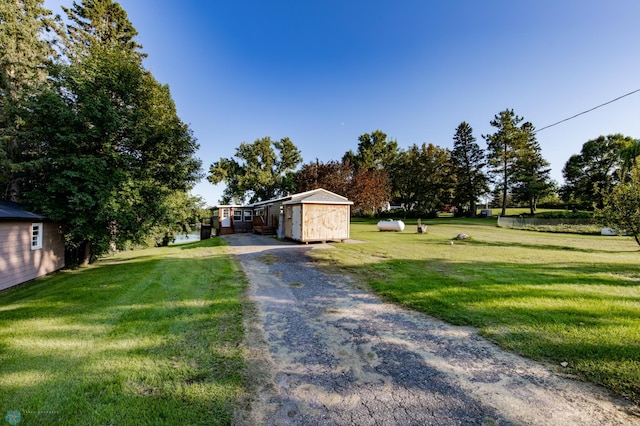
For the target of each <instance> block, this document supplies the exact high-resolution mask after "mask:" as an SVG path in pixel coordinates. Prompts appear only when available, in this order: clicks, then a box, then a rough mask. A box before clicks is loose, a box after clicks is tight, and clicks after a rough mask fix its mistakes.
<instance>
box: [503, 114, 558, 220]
mask: <svg viewBox="0 0 640 426" xmlns="http://www.w3.org/2000/svg"><path fill="white" fill-rule="evenodd" d="M521 129H522V131H523V132H524V133H525V134H526V137H527V139H526V143H525V146H524V148H523V149H522V151H521V152H520V154H519V155H518V158H517V160H516V166H515V172H514V176H513V188H512V195H513V198H514V201H515V202H521V203H526V204H527V205H528V207H529V211H530V213H531V214H532V215H533V214H534V213H535V211H536V209H537V203H538V200H540V198H542V197H545V196H547V195H549V194H550V193H551V192H552V191H553V189H554V187H555V185H554V183H553V181H551V177H550V173H551V169H550V168H549V162H547V161H546V160H545V159H544V158H542V149H541V148H540V144H539V143H538V140H537V139H536V134H535V128H534V127H533V125H532V124H531V123H529V122H527V123H524V124H523V125H522V127H521Z"/></svg>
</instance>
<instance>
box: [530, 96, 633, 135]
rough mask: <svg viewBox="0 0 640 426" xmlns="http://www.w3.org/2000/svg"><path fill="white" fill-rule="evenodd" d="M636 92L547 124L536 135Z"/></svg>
mask: <svg viewBox="0 0 640 426" xmlns="http://www.w3.org/2000/svg"><path fill="white" fill-rule="evenodd" d="M638 92H640V89H636V90H634V91H633V92H629V93H627V94H624V95H622V96H618V97H617V98H615V99H612V100H610V101H608V102H605V103H603V104H600V105H598V106H595V107H593V108H591V109H588V110H586V111H582V112H581V113H578V114H576V115H573V116H571V117H569V118H565V119H564V120H560V121H558V122H556V123H553V124H549V125H548V126H544V127H543V128H541V129H538V130H536V133H538V132H541V131H543V130H544V129H548V128H549V127H553V126H557V125H558V124H560V123H564V122H565V121H569V120H573V119H574V118H576V117H579V116H581V115H583V114H586V113H588V112H591V111H593V110H596V109H598V108H600V107H603V106H605V105H609V104H611V103H613V102H615V101H619V100H620V99H622V98H625V97H627V96H629V95H633V94H634V93H638Z"/></svg>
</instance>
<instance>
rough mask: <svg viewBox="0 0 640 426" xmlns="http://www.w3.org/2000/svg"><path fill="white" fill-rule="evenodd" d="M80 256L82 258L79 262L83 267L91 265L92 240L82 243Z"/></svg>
mask: <svg viewBox="0 0 640 426" xmlns="http://www.w3.org/2000/svg"><path fill="white" fill-rule="evenodd" d="M79 254H80V257H81V258H80V259H78V260H79V263H80V264H81V265H82V266H87V265H88V264H89V263H91V241H90V240H85V241H84V242H83V243H82V246H81V247H80V253H79Z"/></svg>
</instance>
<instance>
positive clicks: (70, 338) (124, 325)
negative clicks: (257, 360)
mask: <svg viewBox="0 0 640 426" xmlns="http://www.w3.org/2000/svg"><path fill="white" fill-rule="evenodd" d="M220 244H221V243H220V239H212V240H208V241H206V242H198V243H190V244H185V245H180V246H171V247H165V248H156V249H148V250H142V251H136V252H126V253H121V254H120V255H118V256H116V257H113V258H108V259H106V260H103V261H100V262H98V263H97V264H95V265H94V266H91V267H89V268H83V269H78V270H75V271H63V272H61V273H58V274H55V275H53V276H50V277H46V278H44V279H39V280H36V281H34V282H31V283H27V284H24V285H22V286H19V287H16V288H13V289H10V290H7V291H4V292H1V293H0V369H1V374H0V414H1V416H0V419H2V420H3V419H4V416H5V415H6V413H7V412H9V411H13V410H19V411H20V415H21V416H22V421H21V422H20V423H19V424H20V425H46V424H68V425H107V424H113V425H162V424H166V425H196V424H207V425H209V424H230V423H232V421H233V410H234V406H235V405H236V404H237V401H238V400H239V398H241V397H243V395H244V393H245V383H244V379H243V376H242V368H243V366H244V356H245V353H244V350H243V348H242V345H241V342H242V338H243V329H242V303H241V294H242V291H243V288H244V285H245V280H244V278H243V277H242V275H241V273H240V272H239V270H238V269H237V267H236V264H235V263H234V262H233V261H231V260H230V258H229V257H228V255H227V254H226V252H225V249H224V247H219V245H220ZM2 420H0V421H2Z"/></svg>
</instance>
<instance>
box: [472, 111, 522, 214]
mask: <svg viewBox="0 0 640 426" xmlns="http://www.w3.org/2000/svg"><path fill="white" fill-rule="evenodd" d="M522 120H523V118H522V117H519V116H517V115H516V114H515V113H514V112H513V110H512V109H506V110H504V111H502V112H500V113H499V114H498V115H496V116H495V117H494V119H493V120H491V122H490V123H491V125H492V126H493V127H495V128H496V129H497V130H496V132H495V133H493V134H490V135H482V137H483V138H484V139H485V140H486V141H487V157H488V162H489V166H490V167H491V169H490V173H491V174H492V175H494V176H495V177H496V179H497V182H496V184H497V186H498V187H499V188H500V190H501V191H502V211H501V213H500V214H501V215H502V216H504V215H505V214H506V211H507V196H508V195H509V192H510V189H511V184H512V183H511V179H512V177H513V174H514V173H515V170H516V164H517V160H518V157H519V156H520V154H521V153H522V151H523V149H524V147H525V144H526V142H527V134H526V133H525V132H523V131H522V129H521V128H520V127H519V126H518V125H519V124H520V122H522Z"/></svg>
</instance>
